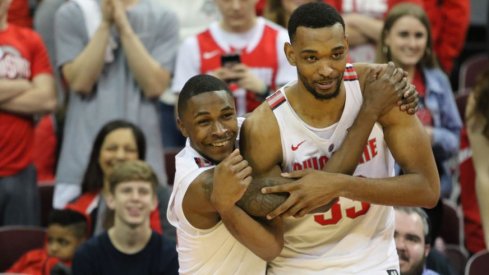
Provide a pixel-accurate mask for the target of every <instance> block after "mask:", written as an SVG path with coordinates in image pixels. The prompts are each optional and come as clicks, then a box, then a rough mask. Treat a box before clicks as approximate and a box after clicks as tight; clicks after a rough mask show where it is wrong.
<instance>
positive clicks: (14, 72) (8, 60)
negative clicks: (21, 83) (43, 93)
mask: <svg viewBox="0 0 489 275" xmlns="http://www.w3.org/2000/svg"><path fill="white" fill-rule="evenodd" d="M30 67H31V66H30V62H29V61H27V60H26V59H25V58H24V57H23V56H22V55H21V54H20V53H19V51H17V50H16V49H15V48H12V47H10V46H0V78H8V79H18V78H23V79H29V78H30V76H31V70H30Z"/></svg>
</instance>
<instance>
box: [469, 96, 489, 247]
mask: <svg viewBox="0 0 489 275" xmlns="http://www.w3.org/2000/svg"><path fill="white" fill-rule="evenodd" d="M474 107H475V99H474V96H473V94H472V95H471V96H470V97H469V100H468V103H467V110H466V113H467V114H468V115H466V117H467V133H468V136H469V141H470V147H471V149H472V160H473V163H474V170H475V174H476V180H475V188H476V194H477V201H478V203H479V210H480V216H481V221H482V229H483V230H484V239H485V244H486V247H489V200H488V199H487V198H488V196H489V162H488V161H487V155H489V140H488V139H487V137H485V136H484V135H483V134H482V130H483V126H484V125H485V123H486V121H485V119H484V118H483V117H481V116H479V115H478V114H473V115H471V114H472V112H473V109H474Z"/></svg>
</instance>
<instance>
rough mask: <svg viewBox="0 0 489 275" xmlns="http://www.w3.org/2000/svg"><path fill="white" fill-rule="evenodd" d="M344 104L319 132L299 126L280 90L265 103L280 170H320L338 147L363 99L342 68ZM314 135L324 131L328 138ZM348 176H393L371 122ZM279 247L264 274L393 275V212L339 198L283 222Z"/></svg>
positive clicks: (396, 267) (355, 80)
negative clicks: (277, 141)
mask: <svg viewBox="0 0 489 275" xmlns="http://www.w3.org/2000/svg"><path fill="white" fill-rule="evenodd" d="M344 85H345V88H346V102H345V108H344V110H345V111H344V112H343V114H342V116H341V118H340V120H339V121H338V122H337V123H336V124H334V125H332V126H329V127H327V128H325V129H314V128H312V127H310V126H308V125H307V124H305V123H304V122H303V121H302V120H301V119H300V118H299V116H298V115H297V114H296V113H295V112H294V110H293V109H292V107H291V106H290V104H289V102H288V101H287V97H286V93H285V89H284V88H282V89H281V90H279V91H277V92H276V93H274V94H273V95H271V96H270V97H269V98H268V99H267V101H268V103H269V105H270V107H271V108H272V110H273V113H274V114H275V117H276V118H277V121H278V125H279V128H280V135H281V142H282V153H283V163H282V170H283V171H293V170H302V169H307V168H313V169H321V168H322V167H323V166H324V165H325V164H326V162H327V161H328V159H329V158H330V157H331V154H332V153H333V152H334V151H335V150H336V149H338V148H339V147H340V146H341V144H342V142H343V140H344V138H345V136H346V133H347V129H348V128H349V127H350V126H351V125H352V124H353V121H354V120H355V117H356V116H357V113H358V111H359V110H360V106H361V104H362V101H363V97H362V92H361V90H360V85H359V82H358V78H357V75H356V73H355V70H354V68H353V67H352V66H351V65H347V69H346V71H345V75H344ZM315 131H316V132H328V131H329V134H328V136H329V138H325V137H324V136H323V137H319V136H318V134H317V133H315ZM354 175H356V176H362V177H369V178H381V177H389V176H393V175H394V160H393V157H392V155H391V153H390V151H389V149H388V148H387V145H386V143H385V141H384V135H383V131H382V128H381V126H380V125H379V124H375V126H374V128H373V130H372V132H371V133H370V136H369V139H368V144H367V146H366V147H365V150H364V153H363V156H362V159H361V160H360V163H359V165H358V166H357V169H356V170H355V173H354ZM284 227H285V228H284V229H285V235H284V239H285V246H284V249H283V250H282V252H281V254H280V256H279V257H277V258H276V259H275V260H273V261H272V262H271V263H269V270H268V273H269V274H397V273H394V272H396V271H397V272H398V271H399V262H398V256H397V252H396V247H395V242H394V238H393V237H394V210H393V207H390V206H381V205H374V204H370V203H366V202H360V201H353V200H350V199H347V198H340V199H339V201H338V203H336V204H335V205H334V206H333V207H332V208H331V209H330V210H329V211H327V212H325V213H321V214H309V215H306V216H305V217H303V218H286V219H284Z"/></svg>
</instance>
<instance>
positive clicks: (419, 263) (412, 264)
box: [394, 207, 438, 275]
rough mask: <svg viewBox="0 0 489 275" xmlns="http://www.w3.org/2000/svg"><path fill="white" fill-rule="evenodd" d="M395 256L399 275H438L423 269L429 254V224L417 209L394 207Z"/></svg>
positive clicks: (420, 210) (426, 217) (423, 214)
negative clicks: (397, 260)
mask: <svg viewBox="0 0 489 275" xmlns="http://www.w3.org/2000/svg"><path fill="white" fill-rule="evenodd" d="M395 212H396V229H395V231H394V239H395V240H396V249H397V255H398V256H399V265H400V268H401V275H438V273H437V272H435V271H433V270H431V269H427V268H426V267H425V260H426V257H427V256H428V253H429V252H430V249H431V246H430V241H429V238H430V237H429V236H430V233H429V222H428V216H427V215H426V213H425V212H424V211H423V210H422V209H421V208H418V207H396V208H395Z"/></svg>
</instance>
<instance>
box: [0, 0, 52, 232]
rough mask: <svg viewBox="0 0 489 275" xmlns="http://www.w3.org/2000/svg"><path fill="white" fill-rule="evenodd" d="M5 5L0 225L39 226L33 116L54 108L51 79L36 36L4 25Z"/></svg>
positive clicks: (1, 5)
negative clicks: (34, 163)
mask: <svg viewBox="0 0 489 275" xmlns="http://www.w3.org/2000/svg"><path fill="white" fill-rule="evenodd" d="M9 4H10V1H9V0H7V1H1V2H0V45H1V46H0V133H1V134H0V202H1V204H0V226H3V225H15V224H25V225H39V224H40V212H39V209H40V207H39V194H38V189H37V184H36V171H35V168H34V166H33V164H32V163H33V156H32V150H33V149H32V148H33V142H34V141H33V140H34V116H35V115H39V114H42V113H47V112H51V111H54V109H55V108H56V96H55V90H54V80H53V76H52V73H51V66H50V64H49V57H48V55H47V52H46V49H45V47H44V44H43V43H42V40H41V38H40V37H39V35H38V34H37V33H35V32H34V31H32V30H31V29H27V28H23V27H18V26H15V25H13V24H10V23H8V21H7V19H8V17H7V9H8V8H9ZM19 209H22V211H19Z"/></svg>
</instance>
